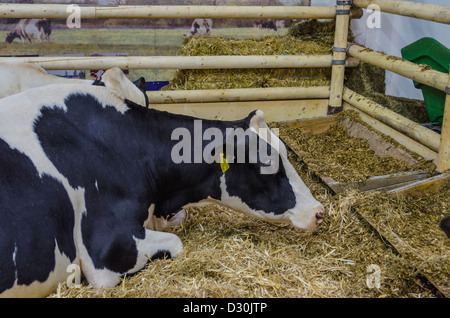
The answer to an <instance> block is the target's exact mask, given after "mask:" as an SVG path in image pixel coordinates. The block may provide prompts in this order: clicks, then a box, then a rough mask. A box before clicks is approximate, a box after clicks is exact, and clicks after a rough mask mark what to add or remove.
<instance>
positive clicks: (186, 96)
mask: <svg viewBox="0 0 450 318" xmlns="http://www.w3.org/2000/svg"><path fill="white" fill-rule="evenodd" d="M147 96H148V99H149V101H150V103H152V104H172V103H205V102H209V103H211V102H238V101H262V100H291V99H292V100H295V99H311V98H318V99H324V98H328V97H329V96H330V88H329V87H328V86H317V87H314V86H313V87H268V88H237V89H205V90H176V91H152V92H147Z"/></svg>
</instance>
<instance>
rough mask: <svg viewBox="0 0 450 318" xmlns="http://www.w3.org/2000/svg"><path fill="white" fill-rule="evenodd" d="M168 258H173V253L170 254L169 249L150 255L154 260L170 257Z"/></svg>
mask: <svg viewBox="0 0 450 318" xmlns="http://www.w3.org/2000/svg"><path fill="white" fill-rule="evenodd" d="M168 258H172V255H171V254H170V252H169V251H166V250H159V251H158V252H156V253H155V254H153V255H152V257H150V260H151V261H154V260H157V259H168Z"/></svg>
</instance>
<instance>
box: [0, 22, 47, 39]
mask: <svg viewBox="0 0 450 318" xmlns="http://www.w3.org/2000/svg"><path fill="white" fill-rule="evenodd" d="M51 33H52V25H51V22H50V20H48V19H20V21H19V22H18V23H17V24H16V25H15V26H14V28H13V30H12V31H11V32H10V33H8V34H7V35H6V43H12V42H13V41H14V39H16V38H19V39H20V40H21V41H22V43H25V40H28V41H29V42H30V43H32V42H50V34H51Z"/></svg>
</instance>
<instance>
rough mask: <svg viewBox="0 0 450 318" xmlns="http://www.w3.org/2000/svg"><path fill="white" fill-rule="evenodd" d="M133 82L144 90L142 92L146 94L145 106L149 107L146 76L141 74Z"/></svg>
mask: <svg viewBox="0 0 450 318" xmlns="http://www.w3.org/2000/svg"><path fill="white" fill-rule="evenodd" d="M133 84H134V85H135V86H136V87H137V88H139V90H140V91H141V92H142V94H144V98H145V106H146V107H148V104H149V101H148V96H147V83H146V82H145V78H144V77H142V76H141V77H139V78H138V79H137V80H135V81H134V82H133Z"/></svg>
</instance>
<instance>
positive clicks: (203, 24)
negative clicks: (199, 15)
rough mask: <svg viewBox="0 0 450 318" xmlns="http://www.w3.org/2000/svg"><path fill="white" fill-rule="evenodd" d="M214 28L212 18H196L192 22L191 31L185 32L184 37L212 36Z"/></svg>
mask: <svg viewBox="0 0 450 318" xmlns="http://www.w3.org/2000/svg"><path fill="white" fill-rule="evenodd" d="M211 29H212V20H211V19H195V20H194V22H192V26H191V31H189V33H187V34H183V36H184V37H187V38H188V37H190V36H210V35H211Z"/></svg>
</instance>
